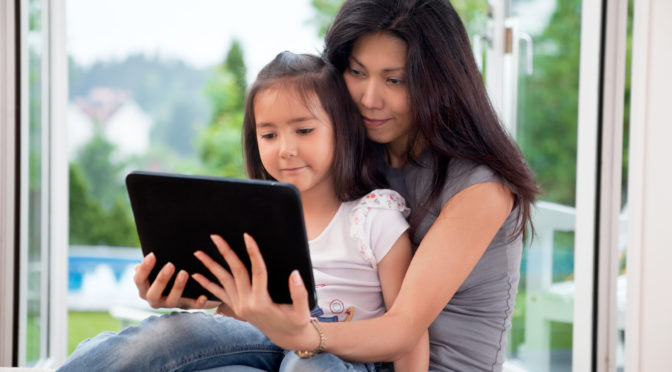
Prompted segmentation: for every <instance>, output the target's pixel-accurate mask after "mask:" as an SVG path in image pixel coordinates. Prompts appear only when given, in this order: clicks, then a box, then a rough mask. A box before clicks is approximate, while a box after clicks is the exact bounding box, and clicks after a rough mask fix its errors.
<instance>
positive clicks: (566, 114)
mask: <svg viewBox="0 0 672 372" xmlns="http://www.w3.org/2000/svg"><path fill="white" fill-rule="evenodd" d="M580 29H581V2H580V1H579V0H567V1H561V2H558V3H557V5H556V9H555V12H554V13H553V15H552V16H551V19H550V22H549V24H548V26H547V27H546V28H545V29H544V30H543V31H542V32H541V34H539V35H537V36H534V35H533V37H534V43H535V46H534V48H535V53H534V74H533V75H532V76H521V78H520V85H519V86H520V91H521V93H520V94H519V105H518V107H519V112H518V136H517V137H518V138H517V139H518V143H519V144H520V146H521V148H522V150H523V153H524V154H525V157H526V159H527V161H528V162H529V164H530V166H531V167H532V169H533V171H534V173H535V174H536V176H537V182H538V184H539V185H540V187H541V189H542V192H543V195H542V197H541V198H542V199H544V200H549V201H553V202H556V203H560V204H565V205H574V203H575V191H576V134H577V115H578V92H579V77H578V72H579V51H580V48H579V42H580V33H579V32H577V30H580Z"/></svg>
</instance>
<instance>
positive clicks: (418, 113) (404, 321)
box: [136, 0, 538, 371]
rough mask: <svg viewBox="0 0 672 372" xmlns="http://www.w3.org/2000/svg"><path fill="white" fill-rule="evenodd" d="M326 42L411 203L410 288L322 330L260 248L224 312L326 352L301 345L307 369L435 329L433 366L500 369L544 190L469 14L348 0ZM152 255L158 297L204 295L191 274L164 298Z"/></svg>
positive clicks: (376, 162) (420, 4)
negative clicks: (473, 40) (496, 90)
mask: <svg viewBox="0 0 672 372" xmlns="http://www.w3.org/2000/svg"><path fill="white" fill-rule="evenodd" d="M324 54H325V56H326V58H328V60H329V61H330V62H332V63H333V64H334V65H335V66H336V67H337V68H338V69H339V70H340V71H342V73H343V77H344V79H345V82H346V84H347V86H348V89H349V91H350V93H351V96H352V98H353V100H354V101H355V103H356V104H357V106H358V108H359V110H360V113H361V114H362V118H363V121H364V124H365V126H366V130H367V134H368V136H369V138H370V139H371V140H373V141H374V142H376V143H377V144H378V145H374V146H372V147H373V148H372V150H373V151H372V153H373V155H372V156H371V157H370V158H369V159H368V160H367V161H365V162H364V163H363V166H364V167H380V168H381V169H382V170H383V171H384V173H385V175H386V178H387V181H388V183H389V186H390V187H391V188H393V189H395V190H397V191H398V192H400V193H401V194H402V196H404V198H406V201H407V203H408V204H409V205H410V207H411V208H412V210H413V214H412V216H411V218H410V222H411V230H412V237H413V243H414V245H415V246H417V249H416V251H415V254H414V257H413V260H412V262H411V265H410V267H409V269H408V272H407V274H406V277H405V279H404V282H403V284H402V288H401V290H400V292H399V295H398V297H397V299H396V300H395V302H394V304H393V306H392V307H391V308H390V309H388V312H387V313H386V314H385V315H383V316H381V317H378V318H375V319H369V320H363V321H355V322H343V323H331V324H322V325H321V330H316V328H315V327H314V326H313V324H312V323H311V321H310V318H309V315H308V310H307V298H306V296H307V294H306V293H305V290H304V289H303V287H302V286H301V285H300V283H295V282H293V284H291V287H290V289H291V290H292V294H293V299H294V304H293V306H280V305H276V304H273V303H272V302H271V301H270V298H268V295H267V293H266V291H265V290H264V287H263V286H262V285H261V284H260V283H263V281H264V278H265V271H264V270H263V266H262V265H260V262H259V260H258V255H256V254H255V255H253V256H255V257H257V258H256V259H255V260H253V261H254V262H256V265H255V266H254V267H253V270H252V271H253V272H252V281H251V282H250V280H249V277H248V275H247V272H245V270H244V269H242V268H241V269H239V270H234V271H233V274H234V278H233V279H234V280H235V282H233V281H231V279H232V278H230V277H228V278H223V279H224V280H223V283H225V284H226V285H223V288H224V289H225V290H226V291H227V292H228V293H231V294H232V295H231V296H230V297H231V298H236V299H237V300H236V301H235V302H232V301H229V302H228V303H225V304H222V305H221V306H220V311H221V312H224V313H227V314H230V315H236V316H238V317H242V318H245V319H246V320H248V321H249V322H250V323H252V324H254V325H255V326H256V327H257V328H259V329H260V330H261V331H263V332H264V333H265V334H266V335H267V336H268V337H269V338H270V339H271V340H272V341H273V342H274V343H275V344H276V345H278V346H280V347H282V348H285V349H290V350H300V351H323V353H321V354H318V355H316V356H314V357H312V358H307V359H300V358H295V360H294V361H295V364H294V365H293V366H292V368H294V369H295V370H299V369H304V370H310V369H311V365H314V364H319V365H324V362H325V360H324V359H329V360H333V361H334V363H336V364H337V363H340V362H339V360H340V359H345V360H353V361H364V362H368V361H380V360H396V359H398V358H399V357H401V356H402V355H404V354H405V353H406V352H407V351H408V350H410V349H411V348H412V347H413V346H414V345H415V343H416V341H417V340H418V339H419V338H420V336H421V335H422V334H423V332H424V331H425V330H426V329H427V328H429V334H430V340H431V361H430V369H431V370H456V371H475V370H482V371H499V370H501V369H502V364H503V361H504V356H505V343H506V332H507V330H508V329H509V328H510V319H511V314H512V311H513V305H514V301H515V295H516V292H517V286H518V279H519V264H520V257H521V250H522V233H523V230H524V229H525V226H526V224H527V223H528V222H529V220H530V208H531V204H532V203H533V201H534V199H535V195H536V193H537V192H538V190H537V187H536V185H535V182H534V178H533V176H532V173H531V172H530V170H529V168H528V167H527V165H526V163H525V161H524V159H523V157H522V155H521V154H520V152H519V150H518V148H517V147H516V145H515V144H514V142H513V141H512V140H511V139H510V138H509V136H508V135H507V134H506V132H505V131H504V130H503V129H502V127H501V124H500V122H499V120H498V118H497V115H496V114H495V112H494V110H493V108H492V107H491V105H490V102H489V100H488V98H487V94H486V91H485V89H484V87H483V83H482V80H481V77H480V75H479V72H478V70H477V68H476V64H475V61H474V58H473V55H472V52H471V48H470V45H469V39H468V37H467V33H466V31H465V29H464V26H463V24H462V22H461V20H460V18H459V16H458V15H457V13H456V12H455V10H454V9H453V7H452V6H451V5H450V3H449V2H448V1H447V0H400V1H390V0H349V1H346V2H345V3H344V4H343V6H342V8H341V10H340V12H339V14H338V15H337V16H336V19H335V21H334V23H333V25H332V26H331V28H330V29H329V31H328V34H327V36H326V50H325V53H324ZM250 249H251V251H252V252H256V250H255V248H254V247H250ZM226 258H227V260H228V261H229V264H230V265H231V266H234V267H240V265H237V264H236V262H235V261H236V259H235V258H234V257H231V256H227V257H226ZM153 264H154V263H153V261H152V260H151V258H149V259H146V260H145V261H143V264H142V265H141V267H140V268H139V270H138V273H137V274H136V282H137V283H138V287H139V288H140V291H141V295H143V296H144V298H147V299H148V301H149V302H150V303H151V304H153V305H154V306H175V305H190V306H193V305H196V306H204V305H205V300H204V299H200V300H199V301H200V302H194V303H185V302H182V301H183V300H182V299H180V294H181V291H180V287H179V286H178V287H176V288H175V289H174V290H173V292H171V294H170V295H169V296H167V297H162V296H161V292H162V291H163V288H164V287H165V281H163V280H162V281H159V280H157V282H155V283H154V284H152V285H151V286H150V285H149V283H148V282H147V274H148V272H149V269H151V267H152V266H153ZM167 270H168V271H170V268H168V269H167ZM171 275H172V273H171ZM231 283H235V285H232V284H231ZM250 304H254V306H250ZM318 331H319V332H318ZM321 336H324V338H323V337H321ZM325 339H326V341H325ZM301 354H302V355H305V354H306V353H301ZM308 354H310V353H308ZM334 356H338V357H340V358H334Z"/></svg>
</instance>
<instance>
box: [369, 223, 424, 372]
mask: <svg viewBox="0 0 672 372" xmlns="http://www.w3.org/2000/svg"><path fill="white" fill-rule="evenodd" d="M411 258H412V254H411V240H410V238H409V236H408V231H406V232H404V233H403V234H402V235H401V236H400V237H399V239H397V241H396V243H394V245H393V246H392V248H391V249H390V250H389V251H388V252H387V254H386V255H385V257H383V259H382V260H381V261H380V262H379V263H378V277H379V278H380V286H381V288H382V290H383V299H384V300H385V307H386V308H388V309H389V308H391V307H392V304H393V303H394V300H395V298H396V297H397V294H398V293H399V289H400V288H401V283H402V282H403V280H404V274H406V270H407V269H408V265H409V264H410V263H411ZM427 369H429V336H428V333H427V332H426V331H425V333H424V334H423V336H422V337H421V338H420V339H419V340H418V342H417V343H416V345H415V347H414V348H413V349H412V350H411V351H410V352H408V353H406V354H405V355H404V356H402V357H401V358H399V359H397V360H395V361H394V370H395V371H396V372H405V371H408V372H415V371H426V370H427Z"/></svg>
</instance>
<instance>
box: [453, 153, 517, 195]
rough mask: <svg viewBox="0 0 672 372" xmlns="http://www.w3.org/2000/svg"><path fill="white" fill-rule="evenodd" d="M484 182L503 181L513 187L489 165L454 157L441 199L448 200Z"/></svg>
mask: <svg viewBox="0 0 672 372" xmlns="http://www.w3.org/2000/svg"><path fill="white" fill-rule="evenodd" d="M484 182H497V183H502V184H504V185H505V186H506V187H508V188H509V189H511V185H510V184H509V183H508V182H507V181H506V180H505V179H504V178H503V177H501V176H500V175H499V174H497V172H495V171H494V170H493V169H492V168H490V167H488V166H487V165H483V164H478V163H476V162H474V161H471V160H467V159H458V158H453V159H451V160H450V162H449V163H448V176H447V178H446V182H445V184H444V187H443V191H442V192H441V196H442V197H441V199H443V200H444V201H445V200H448V199H450V198H451V197H453V196H454V195H455V194H457V193H458V192H460V191H462V190H464V189H466V188H468V187H470V186H473V185H476V184H479V183H484Z"/></svg>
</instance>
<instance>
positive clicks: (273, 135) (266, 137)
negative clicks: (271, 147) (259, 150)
mask: <svg viewBox="0 0 672 372" xmlns="http://www.w3.org/2000/svg"><path fill="white" fill-rule="evenodd" d="M276 136H277V134H275V133H264V134H262V135H261V138H263V139H273V138H275V137H276Z"/></svg>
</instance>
